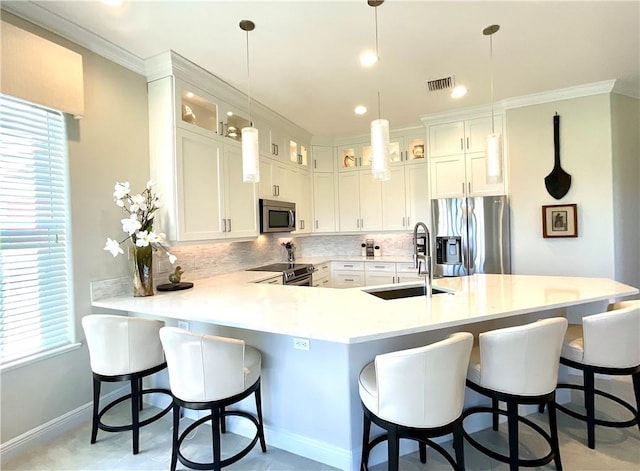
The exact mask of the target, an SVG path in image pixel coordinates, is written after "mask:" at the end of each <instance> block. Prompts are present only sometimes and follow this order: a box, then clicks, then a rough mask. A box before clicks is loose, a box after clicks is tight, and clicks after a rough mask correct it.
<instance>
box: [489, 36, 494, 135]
mask: <svg viewBox="0 0 640 471" xmlns="http://www.w3.org/2000/svg"><path fill="white" fill-rule="evenodd" d="M489 75H490V79H491V134H495V129H494V121H495V120H494V117H493V34H490V35H489Z"/></svg>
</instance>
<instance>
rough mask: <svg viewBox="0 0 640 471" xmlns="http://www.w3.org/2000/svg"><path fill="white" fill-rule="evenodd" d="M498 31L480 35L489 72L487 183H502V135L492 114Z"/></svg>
mask: <svg viewBox="0 0 640 471" xmlns="http://www.w3.org/2000/svg"><path fill="white" fill-rule="evenodd" d="M499 29H500V26H499V25H491V26H487V27H486V28H485V29H484V30H482V34H484V35H485V36H489V62H490V71H491V133H490V134H489V135H487V147H486V151H487V183H490V184H493V183H501V182H502V178H503V176H502V135H501V134H500V133H496V131H495V117H494V113H493V34H494V33H496V32H497V31H498V30H499Z"/></svg>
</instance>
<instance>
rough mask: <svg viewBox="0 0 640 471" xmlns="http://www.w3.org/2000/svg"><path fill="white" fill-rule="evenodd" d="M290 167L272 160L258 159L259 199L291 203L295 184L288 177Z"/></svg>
mask: <svg viewBox="0 0 640 471" xmlns="http://www.w3.org/2000/svg"><path fill="white" fill-rule="evenodd" d="M289 172H290V167H289V166H288V165H287V164H284V163H282V162H279V161H277V160H273V159H267V158H264V157H260V182H259V183H258V188H259V190H258V194H259V195H260V198H265V199H271V200H282V201H293V198H292V195H293V193H294V186H295V183H294V181H293V180H291V179H290V178H289V177H290V174H289Z"/></svg>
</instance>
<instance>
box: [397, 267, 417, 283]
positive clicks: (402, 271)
mask: <svg viewBox="0 0 640 471" xmlns="http://www.w3.org/2000/svg"><path fill="white" fill-rule="evenodd" d="M410 281H424V276H420V275H418V269H417V268H416V267H415V265H414V263H413V262H396V283H406V282H410Z"/></svg>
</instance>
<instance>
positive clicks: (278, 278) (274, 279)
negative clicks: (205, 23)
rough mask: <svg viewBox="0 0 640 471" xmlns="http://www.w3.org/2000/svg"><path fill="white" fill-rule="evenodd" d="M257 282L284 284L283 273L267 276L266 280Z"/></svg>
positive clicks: (262, 283)
mask: <svg viewBox="0 0 640 471" xmlns="http://www.w3.org/2000/svg"><path fill="white" fill-rule="evenodd" d="M256 283H258V284H261V285H281V284H283V282H282V275H278V276H274V277H272V278H267V279H266V280H261V281H256Z"/></svg>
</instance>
